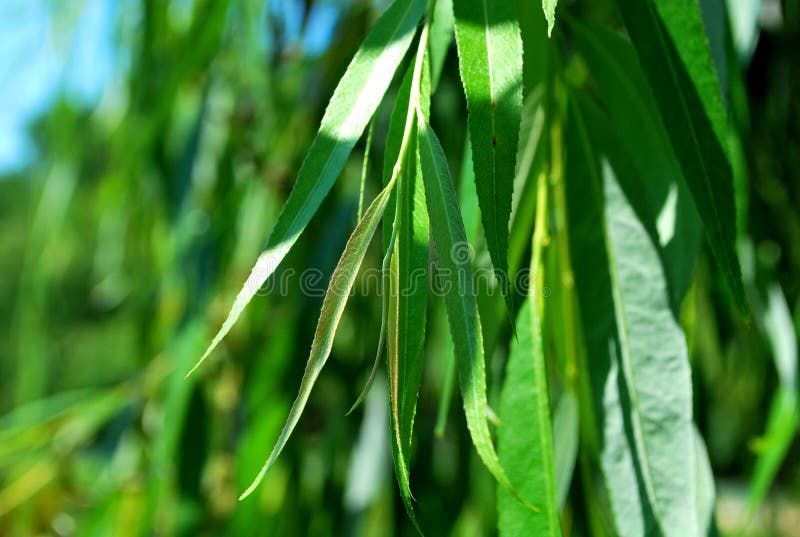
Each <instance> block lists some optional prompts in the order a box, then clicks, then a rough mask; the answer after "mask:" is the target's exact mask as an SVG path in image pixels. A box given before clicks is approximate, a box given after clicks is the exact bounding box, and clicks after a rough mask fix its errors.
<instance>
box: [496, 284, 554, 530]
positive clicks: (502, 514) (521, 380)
mask: <svg viewBox="0 0 800 537" xmlns="http://www.w3.org/2000/svg"><path fill="white" fill-rule="evenodd" d="M537 310H538V308H534V307H531V298H530V297H529V298H528V300H526V301H525V302H524V303H523V305H522V308H521V309H520V312H519V317H518V319H517V338H516V339H515V340H514V341H513V342H512V344H511V351H510V353H509V357H508V365H507V366H506V380H505V383H504V384H503V392H502V396H501V399H500V427H499V428H498V443H497V447H498V452H499V454H500V460H501V461H502V462H503V466H504V467H505V468H507V469H508V475H509V476H510V477H511V480H512V484H513V485H514V486H515V487H516V488H517V491H518V492H519V494H520V495H521V496H522V497H524V498H525V499H526V500H528V501H530V502H532V503H533V504H535V505H537V506H540V507H541V508H542V512H539V513H536V512H533V511H531V510H530V509H526V508H525V506H523V505H522V504H520V503H519V502H518V501H516V500H515V499H514V498H513V497H512V496H511V494H510V493H509V492H508V491H507V490H498V492H497V507H498V515H499V519H498V529H499V531H500V536H501V537H503V536H509V537H516V536H518V535H540V536H550V537H556V536H560V535H561V526H560V524H559V518H558V515H559V513H558V499H557V486H556V476H555V464H554V453H553V429H552V425H551V420H550V402H549V396H548V387H547V371H546V368H545V356H544V349H543V345H542V334H541V319H540V315H539V313H538V312H537Z"/></svg>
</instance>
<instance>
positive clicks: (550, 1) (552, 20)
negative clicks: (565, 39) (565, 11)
mask: <svg viewBox="0 0 800 537" xmlns="http://www.w3.org/2000/svg"><path fill="white" fill-rule="evenodd" d="M557 5H558V0H542V10H543V11H544V18H545V19H547V37H550V36H552V35H553V27H554V26H555V25H556V6H557Z"/></svg>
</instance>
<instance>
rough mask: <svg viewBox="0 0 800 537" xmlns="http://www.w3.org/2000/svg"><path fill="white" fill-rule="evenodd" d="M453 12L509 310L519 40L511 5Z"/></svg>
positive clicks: (486, 218) (477, 0)
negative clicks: (510, 239)
mask: <svg viewBox="0 0 800 537" xmlns="http://www.w3.org/2000/svg"><path fill="white" fill-rule="evenodd" d="M454 8H455V17H456V45H457V46H458V58H459V66H460V71H461V80H462V83H463V86H464V93H465V95H466V98H467V111H468V114H469V116H468V122H469V132H470V140H471V142H472V155H473V165H474V169H475V183H476V186H477V191H478V202H479V205H480V208H481V221H482V222H483V230H484V233H485V235H486V243H487V246H488V249H489V254H490V256H491V258H492V264H493V265H494V268H495V273H496V276H497V277H498V278H499V280H500V284H501V286H502V287H501V291H502V292H503V294H504V297H505V299H506V305H507V307H508V310H509V312H511V311H513V310H514V308H513V307H512V306H513V297H512V295H511V293H509V292H508V291H509V276H510V275H509V274H508V222H509V218H510V216H511V197H512V192H513V184H514V171H515V167H516V153H517V144H518V139H519V128H520V121H521V119H520V118H521V109H522V39H521V37H520V30H519V24H518V22H517V17H516V14H515V10H514V4H513V2H496V1H491V0H459V1H457V2H456V3H455V5H454Z"/></svg>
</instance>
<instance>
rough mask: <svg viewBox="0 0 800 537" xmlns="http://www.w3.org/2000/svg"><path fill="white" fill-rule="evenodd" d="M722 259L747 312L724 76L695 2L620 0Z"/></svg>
mask: <svg viewBox="0 0 800 537" xmlns="http://www.w3.org/2000/svg"><path fill="white" fill-rule="evenodd" d="M617 5H618V6H619V10H620V13H621V14H622V18H623V19H624V20H625V25H626V27H627V29H628V34H629V35H630V37H631V41H632V42H633V44H634V46H635V47H636V51H637V53H638V56H639V62H640V64H641V66H642V69H643V70H644V72H645V75H646V76H647V79H648V81H649V83H650V88H651V89H652V91H653V95H654V96H655V98H656V102H657V104H658V107H659V109H660V111H661V115H662V117H663V119H664V124H665V125H666V127H667V132H668V134H669V136H670V139H671V141H672V146H673V147H674V148H675V153H676V155H677V157H678V160H679V161H680V163H681V167H682V169H683V174H684V177H685V178H686V181H687V184H688V186H689V190H690V192H691V193H692V196H693V198H694V201H695V204H696V205H697V210H698V212H699V213H700V216H701V218H702V219H703V224H704V225H705V230H706V235H707V237H708V240H709V244H710V246H711V251H712V252H713V254H714V257H715V258H716V260H717V264H718V265H719V267H720V270H721V271H722V274H723V276H724V278H725V279H726V281H727V283H728V286H729V288H730V290H731V292H732V293H733V297H734V299H735V300H736V302H737V304H738V306H739V308H740V310H741V311H743V312H747V311H748V306H747V301H746V298H745V293H744V288H743V285H742V277H741V269H740V267H739V261H738V259H737V257H736V250H735V241H736V221H735V217H736V210H735V203H734V194H733V172H732V169H731V164H730V161H729V158H728V154H727V144H726V141H725V140H726V132H727V120H726V116H725V108H724V104H723V99H722V94H721V92H720V86H719V80H718V79H717V75H716V73H715V70H714V65H713V61H712V57H711V52H710V50H709V45H708V39H707V38H706V35H705V31H704V27H703V20H702V16H701V14H700V7H699V4H698V2H697V0H617Z"/></svg>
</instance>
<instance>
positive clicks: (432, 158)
mask: <svg viewBox="0 0 800 537" xmlns="http://www.w3.org/2000/svg"><path fill="white" fill-rule="evenodd" d="M417 117H418V124H419V139H418V145H419V153H420V162H421V164H422V177H423V182H424V184H425V197H426V199H427V205H428V216H429V218H430V227H431V236H432V237H433V243H434V247H435V250H436V257H437V259H438V268H437V273H436V274H435V275H433V278H434V280H435V281H436V285H437V288H438V290H439V291H441V292H442V294H443V295H444V301H445V309H446V311H447V320H448V324H449V325H450V334H451V337H452V339H453V345H454V347H455V357H456V368H457V370H458V379H459V383H460V385H461V394H462V397H463V399H464V413H465V415H466V419H467V427H468V428H469V432H470V434H471V436H472V441H473V443H474V444H475V448H476V450H477V452H478V455H479V456H480V458H481V460H482V461H483V463H484V464H485V465H486V467H487V468H488V470H489V472H490V473H491V474H492V475H493V476H494V477H495V479H497V481H498V482H500V484H501V485H503V486H504V487H506V488H508V489H509V490H513V489H512V486H511V483H510V482H509V480H508V477H507V476H506V473H505V472H504V471H503V468H502V466H501V465H500V460H499V458H498V456H497V452H496V451H495V449H494V445H493V444H492V436H491V433H490V432H489V424H488V422H487V411H488V403H487V400H486V364H485V363H484V357H483V334H482V332H481V324H480V319H479V318H478V304H477V301H476V298H475V291H474V288H473V286H474V282H473V273H472V264H471V258H470V256H469V255H464V253H465V250H468V248H469V246H468V242H467V235H466V231H465V230H464V222H463V220H462V219H461V213H460V211H459V208H458V202H457V201H456V193H455V187H454V186H453V180H452V178H451V177H450V170H449V169H448V167H447V161H446V160H445V156H444V152H443V151H442V148H441V146H440V145H439V140H438V139H437V138H436V135H435V134H434V133H433V130H432V129H431V128H430V126H429V125H428V124H427V121H426V120H425V117H424V116H423V115H422V114H418V116H417Z"/></svg>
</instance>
